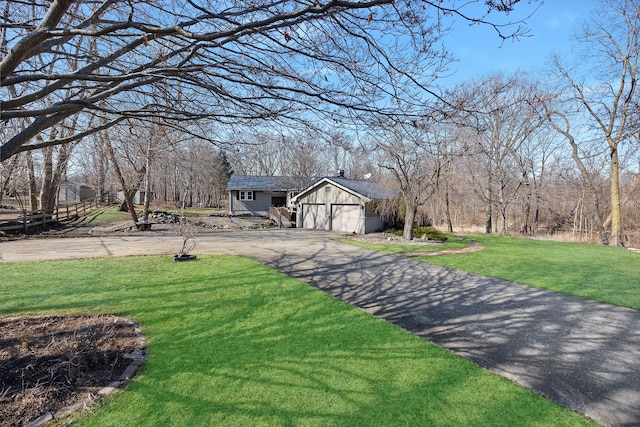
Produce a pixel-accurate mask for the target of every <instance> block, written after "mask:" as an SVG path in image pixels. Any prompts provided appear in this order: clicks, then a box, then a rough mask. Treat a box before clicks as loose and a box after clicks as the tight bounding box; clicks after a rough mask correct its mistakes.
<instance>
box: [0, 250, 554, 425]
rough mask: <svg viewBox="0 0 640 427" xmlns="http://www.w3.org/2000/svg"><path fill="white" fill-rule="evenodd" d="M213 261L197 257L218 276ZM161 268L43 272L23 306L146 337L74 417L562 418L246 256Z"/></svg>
mask: <svg viewBox="0 0 640 427" xmlns="http://www.w3.org/2000/svg"><path fill="white" fill-rule="evenodd" d="M217 259H218V258H207V259H206V261H200V262H208V263H210V264H211V266H212V271H219V270H216V269H217V266H216V262H217ZM103 262H104V263H105V265H103V266H102V267H101V268H103V269H104V271H108V270H109V266H110V264H109V263H110V262H111V261H108V260H104V261H103ZM168 263H169V264H168V265H164V264H162V263H161V262H155V260H153V259H152V260H149V264H150V265H147V266H146V267H144V269H142V268H141V269H142V270H145V271H146V272H147V274H148V273H154V274H156V275H157V276H158V277H162V279H160V280H155V281H153V282H152V281H148V282H143V281H142V280H139V278H137V277H130V276H129V275H126V274H124V275H122V276H118V275H111V276H110V277H108V278H106V276H105V283H98V282H95V283H92V284H87V285H83V286H85V287H83V286H80V285H78V286H74V285H73V284H68V283H66V282H65V281H64V280H60V279H59V278H57V279H56V278H55V277H50V281H49V282H48V286H43V287H42V289H41V296H42V297H43V298H44V296H45V295H54V296H53V297H48V298H46V299H44V301H46V303H45V304H40V301H43V299H42V298H38V297H37V295H32V296H30V297H29V299H31V298H34V301H36V302H34V303H33V304H29V303H21V304H20V306H27V307H29V309H30V310H47V311H49V310H52V311H64V310H70V309H73V310H88V311H104V310H109V311H112V312H117V313H123V314H125V313H127V314H130V315H131V317H133V318H135V319H136V320H137V321H138V322H139V323H140V324H141V326H142V328H143V329H144V330H146V331H147V332H148V333H147V338H148V348H147V351H148V352H147V361H146V363H145V365H144V366H143V368H142V370H141V371H140V373H139V374H138V375H137V376H136V377H135V378H134V379H133V380H132V382H130V383H129V384H128V385H127V386H126V388H125V391H124V392H123V393H119V394H118V395H117V396H115V397H114V398H110V399H109V401H110V403H109V404H107V405H104V406H102V407H100V408H98V409H97V410H96V411H95V413H94V414H92V415H89V416H86V417H85V416H83V417H82V418H81V419H80V420H79V421H80V422H81V423H82V424H86V425H92V424H97V425H100V424H105V423H107V424H114V425H115V424H119V425H132V424H136V425H144V424H150V425H151V424H152V425H182V424H191V425H194V424H198V425H222V424H224V425H246V424H257V425H259V424H263V425H274V424H275V425H292V424H318V425H345V424H353V425H381V424H387V425H398V424H405V423H408V424H413V425H417V424H424V423H425V422H427V424H432V425H438V424H441V425H451V424H466V425H469V424H474V425H491V424H495V423H496V422H498V423H500V422H503V423H505V424H518V422H520V423H521V422H522V421H523V420H522V419H521V418H520V419H517V417H522V413H521V412H518V411H517V410H514V408H516V409H517V408H521V407H522V402H523V401H525V402H529V401H531V403H532V405H531V407H532V408H534V409H531V410H530V412H528V413H526V414H525V415H526V417H527V418H526V421H532V420H538V421H540V423H541V424H547V425H548V424H550V423H551V420H553V419H555V418H554V417H555V416H556V415H557V413H556V412H557V411H554V410H553V408H551V410H550V408H549V405H547V404H541V402H543V401H542V400H541V399H539V398H537V396H535V395H533V394H532V393H529V392H527V391H525V390H522V389H514V388H513V387H512V385H511V384H509V383H508V382H507V381H503V380H498V381H497V382H496V378H495V377H494V376H492V375H490V374H487V373H485V372H483V371H481V370H479V369H478V368H477V367H475V366H474V365H472V364H469V363H466V362H463V361H462V360H461V359H458V358H454V357H451V355H449V354H448V352H446V351H445V350H442V349H439V348H437V347H435V346H432V345H425V343H424V342H423V341H421V340H420V339H418V338H415V337H412V336H410V335H408V334H406V333H404V332H402V331H400V330H398V329H397V328H395V327H393V326H392V325H390V324H387V323H385V322H378V321H372V319H371V318H370V317H369V315H367V314H365V313H363V312H361V311H357V310H353V309H351V308H350V307H349V306H347V305H346V304H344V303H342V302H339V301H336V300H334V299H332V298H330V297H328V296H326V295H324V294H322V293H318V292H315V291H314V290H312V289H311V288H309V287H307V286H303V285H301V284H300V283H298V282H296V281H293V280H290V279H288V278H286V277H284V276H283V275H281V274H279V273H275V272H273V271H271V270H268V269H266V268H264V267H260V266H258V265H256V264H254V263H253V262H250V261H247V260H239V262H237V263H236V264H238V265H237V266H235V267H234V268H233V269H230V268H228V266H227V268H226V270H224V273H225V274H224V275H223V276H220V277H218V276H216V275H212V274H211V272H207V271H205V272H202V273H198V274H192V275H189V274H187V273H183V274H184V276H181V273H180V270H179V269H177V267H176V266H175V265H174V264H173V263H172V262H171V261H168ZM95 265H97V264H96V263H95V262H93V263H89V262H87V267H91V266H95ZM248 269H250V270H251V271H253V270H254V269H255V274H251V275H249V276H250V277H248V275H247V271H248ZM95 274H102V271H97V272H95ZM143 276H144V271H143V272H142V276H140V277H143ZM178 276H181V277H182V279H181V280H182V281H181V282H180V280H178V279H176V277H178ZM185 276H187V277H189V278H187V277H185ZM177 282H180V283H177ZM69 286H71V287H72V288H74V289H75V292H74V290H71V289H70V290H69V291H68V292H66V291H64V289H65V288H66V287H69ZM50 291H54V292H53V293H50ZM15 292H16V293H17V294H19V287H16V289H15ZM33 293H34V291H32V294H33ZM17 299H20V297H19V295H17ZM12 304H14V303H13V302H2V303H0V312H3V313H7V312H10V311H11V307H12V306H13V305H12ZM503 387H504V389H503ZM478 390H481V391H480V392H478ZM535 403H538V404H540V405H541V406H540V407H536V406H535Z"/></svg>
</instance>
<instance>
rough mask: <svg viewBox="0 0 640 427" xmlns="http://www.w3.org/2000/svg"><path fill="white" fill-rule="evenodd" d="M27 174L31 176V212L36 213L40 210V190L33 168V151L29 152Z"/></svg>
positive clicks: (27, 153) (27, 154)
mask: <svg viewBox="0 0 640 427" xmlns="http://www.w3.org/2000/svg"><path fill="white" fill-rule="evenodd" d="M25 154H26V158H27V174H28V175H29V198H30V201H31V210H32V211H35V210H37V209H38V189H37V184H36V174H35V171H34V168H33V157H32V156H31V151H27V152H26V153H25Z"/></svg>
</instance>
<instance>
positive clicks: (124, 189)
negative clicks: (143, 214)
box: [104, 138, 138, 227]
mask: <svg viewBox="0 0 640 427" xmlns="http://www.w3.org/2000/svg"><path fill="white" fill-rule="evenodd" d="M104 142H105V146H106V147H107V153H109V158H110V159H111V163H112V164H113V170H114V172H115V173H116V176H117V177H118V181H119V182H120V187H122V196H123V197H124V202H125V203H126V204H127V208H128V209H129V214H130V215H131V219H132V220H133V224H134V225H135V226H136V227H137V226H138V214H136V209H135V207H134V206H133V201H132V200H131V199H132V196H131V194H130V192H129V191H127V184H126V182H125V181H124V176H123V175H122V171H121V170H120V165H119V164H118V161H117V160H116V154H115V153H114V151H113V146H112V145H111V141H109V138H104ZM134 194H135V193H134Z"/></svg>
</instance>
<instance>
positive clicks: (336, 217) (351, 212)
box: [331, 205, 360, 233]
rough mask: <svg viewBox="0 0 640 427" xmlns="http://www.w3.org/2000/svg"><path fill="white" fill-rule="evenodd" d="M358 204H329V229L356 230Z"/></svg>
mask: <svg viewBox="0 0 640 427" xmlns="http://www.w3.org/2000/svg"><path fill="white" fill-rule="evenodd" d="M358 221H360V206H359V205H331V229H332V230H334V231H346V232H348V233H353V232H356V233H357V232H358Z"/></svg>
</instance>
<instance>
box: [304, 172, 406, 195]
mask: <svg viewBox="0 0 640 427" xmlns="http://www.w3.org/2000/svg"><path fill="white" fill-rule="evenodd" d="M325 183H332V184H334V185H336V186H338V187H340V188H342V189H343V190H346V191H348V192H351V193H354V194H356V195H358V196H362V197H364V198H366V199H369V200H373V199H384V200H391V199H393V198H394V197H396V196H397V195H398V192H397V191H395V190H392V189H390V188H388V187H385V186H384V185H382V184H378V183H375V182H371V181H360V180H357V179H348V178H344V177H341V176H338V177H327V178H322V179H320V180H318V181H317V182H316V183H314V184H313V185H312V186H310V187H309V188H306V189H305V190H303V191H302V192H301V193H300V194H298V195H296V196H295V197H294V199H299V198H301V197H303V196H305V195H306V194H309V193H311V192H313V191H314V190H315V189H317V188H319V187H320V186H321V185H323V184H325Z"/></svg>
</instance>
